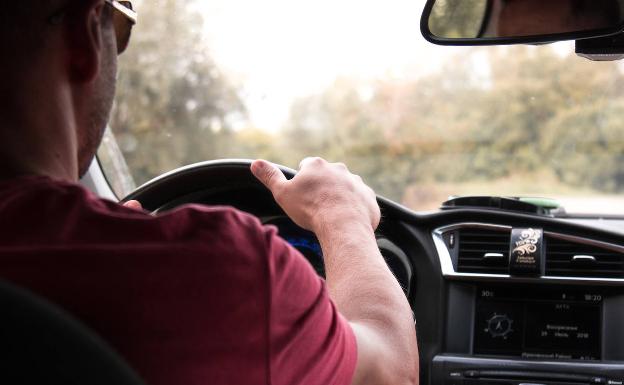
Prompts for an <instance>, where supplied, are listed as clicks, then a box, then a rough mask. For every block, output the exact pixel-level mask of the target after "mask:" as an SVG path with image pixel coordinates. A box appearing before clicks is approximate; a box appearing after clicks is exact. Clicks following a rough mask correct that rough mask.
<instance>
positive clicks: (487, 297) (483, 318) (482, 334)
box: [474, 288, 602, 360]
mask: <svg viewBox="0 0 624 385" xmlns="http://www.w3.org/2000/svg"><path fill="white" fill-rule="evenodd" d="M601 320H602V295H601V294H598V293H593V292H563V291H546V290H541V291H529V292H527V291H526V290H520V289H518V290H510V289H492V288H487V289H480V290H479V295H478V297H477V304H476V315H475V339H474V353H475V354H486V355H509V356H522V357H525V358H547V359H576V360H599V359H600V358H601V346H602V345H601V335H602V334H601V322H602V321H601Z"/></svg>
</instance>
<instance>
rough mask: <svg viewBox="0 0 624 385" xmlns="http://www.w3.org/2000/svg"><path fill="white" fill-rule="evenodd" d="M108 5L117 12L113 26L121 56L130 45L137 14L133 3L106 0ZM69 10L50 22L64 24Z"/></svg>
mask: <svg viewBox="0 0 624 385" xmlns="http://www.w3.org/2000/svg"><path fill="white" fill-rule="evenodd" d="M104 1H105V2H106V4H108V5H110V6H111V7H113V9H114V10H115V11H117V12H114V13H113V26H114V28H115V37H116V39H117V54H118V55H121V54H122V53H123V52H124V51H125V50H126V48H128V44H129V43H130V35H131V34H132V27H134V25H135V24H136V23H137V13H136V11H135V10H134V9H133V8H132V2H131V1H117V0H104ZM66 12H67V8H65V9H63V10H61V11H60V12H57V13H56V14H54V15H52V16H51V17H50V18H49V19H48V22H49V23H50V24H52V25H59V24H61V23H63V19H64V18H65V14H66Z"/></svg>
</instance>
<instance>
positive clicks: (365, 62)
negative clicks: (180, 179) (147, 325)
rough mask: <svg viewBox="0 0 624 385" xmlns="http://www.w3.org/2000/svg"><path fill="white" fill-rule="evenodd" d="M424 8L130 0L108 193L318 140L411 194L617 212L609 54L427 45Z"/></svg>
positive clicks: (400, 197) (283, 158) (623, 114)
mask: <svg viewBox="0 0 624 385" xmlns="http://www.w3.org/2000/svg"><path fill="white" fill-rule="evenodd" d="M423 6H424V1H423V0H419V1H414V0H384V1H380V0H369V1H360V0H357V1H356V0H341V1H339V2H336V1H330V0H319V1H298V0H288V1H286V0H266V1H261V2H259V1H253V0H209V1H199V0H158V1H157V0H152V1H145V0H143V1H136V8H137V9H138V12H139V16H140V20H139V24H138V25H137V27H136V29H135V30H134V32H133V38H132V41H131V45H130V48H129V49H128V51H127V52H126V53H125V54H124V55H123V56H122V57H121V58H120V73H119V79H118V97H117V100H116V106H115V109H114V111H113V115H112V118H111V124H110V125H111V128H112V133H111V132H108V133H107V135H106V137H105V140H104V145H103V146H102V148H101V150H100V153H99V158H100V161H101V162H102V164H103V166H104V168H105V170H106V173H107V176H108V177H109V180H110V181H111V183H112V184H113V186H114V188H115V190H116V191H117V193H118V194H120V195H121V196H123V195H125V194H127V193H129V192H130V191H131V190H132V189H133V188H134V187H135V186H136V184H142V183H144V182H146V181H148V180H149V179H151V178H154V177H156V176H158V175H160V174H162V173H164V172H167V171H171V170H172V169H175V168H177V167H180V166H183V165H188V164H191V163H195V162H201V161H205V160H211V159H221V158H248V159H253V158H266V159H269V160H271V161H273V162H275V163H280V164H284V165H286V166H289V167H293V168H296V166H297V164H298V163H299V161H300V160H301V159H302V158H304V157H306V156H316V155H318V156H322V157H325V158H327V159H328V160H331V161H340V162H344V163H346V164H347V165H348V166H349V167H350V169H351V170H352V171H353V172H355V173H357V174H359V175H361V176H362V177H363V178H364V180H365V181H367V183H368V184H370V185H371V186H372V187H373V188H374V189H375V190H376V191H377V193H379V194H380V195H383V196H385V197H387V198H390V199H392V200H394V201H396V202H399V203H402V204H404V205H406V206H408V207H410V208H412V209H415V210H429V209H436V208H438V207H439V206H440V204H441V203H442V202H443V201H444V200H446V199H447V198H448V197H449V196H452V195H503V196H531V197H551V198H555V199H557V200H559V201H560V202H561V203H562V204H563V205H564V206H565V207H566V209H567V211H568V212H571V213H596V214H601V213H604V214H624V199H622V198H620V197H624V167H623V166H624V162H623V160H624V124H623V123H624V75H623V74H624V72H623V67H622V64H620V63H614V62H608V63H593V62H589V61H587V60H585V59H581V58H578V57H576V56H575V55H574V47H573V45H572V44H570V43H563V44H557V45H550V46H541V47H527V46H517V47H486V48H459V47H436V46H433V45H431V44H429V43H427V42H426V41H425V40H424V39H423V38H422V36H421V35H420V31H419V18H420V13H421V10H422V7H423ZM113 134H114V135H113ZM117 149H120V150H121V152H120V153H118V151H117ZM119 154H123V156H119ZM129 176H131V177H132V179H131V178H129Z"/></svg>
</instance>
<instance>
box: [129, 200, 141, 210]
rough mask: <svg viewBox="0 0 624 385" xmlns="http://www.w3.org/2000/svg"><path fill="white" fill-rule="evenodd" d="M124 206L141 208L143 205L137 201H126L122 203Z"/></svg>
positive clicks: (135, 208)
mask: <svg viewBox="0 0 624 385" xmlns="http://www.w3.org/2000/svg"><path fill="white" fill-rule="evenodd" d="M124 206H125V207H127V208H129V209H134V210H143V206H142V205H141V202H139V201H128V202H126V203H124Z"/></svg>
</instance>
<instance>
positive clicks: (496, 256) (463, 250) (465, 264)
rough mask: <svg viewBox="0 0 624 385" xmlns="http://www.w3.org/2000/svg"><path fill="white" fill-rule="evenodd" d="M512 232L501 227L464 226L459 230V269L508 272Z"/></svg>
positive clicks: (486, 272) (490, 272)
mask: <svg viewBox="0 0 624 385" xmlns="http://www.w3.org/2000/svg"><path fill="white" fill-rule="evenodd" d="M510 240H511V232H510V231H509V230H502V229H501V230H499V229H493V228H492V229H481V228H464V229H461V230H460V231H459V252H458V258H457V271H458V272H461V273H481V274H483V273H485V274H507V273H508V267H509V242H510Z"/></svg>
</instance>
